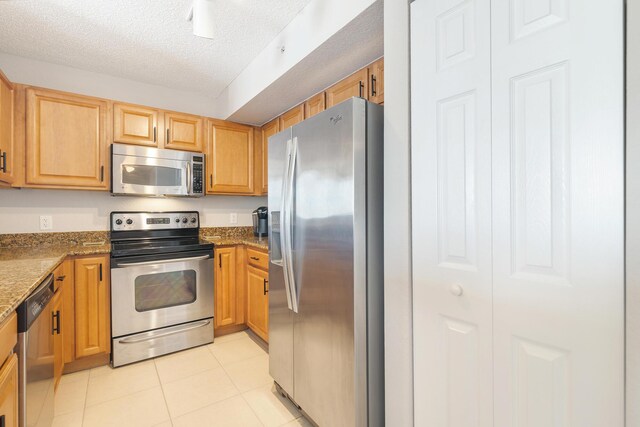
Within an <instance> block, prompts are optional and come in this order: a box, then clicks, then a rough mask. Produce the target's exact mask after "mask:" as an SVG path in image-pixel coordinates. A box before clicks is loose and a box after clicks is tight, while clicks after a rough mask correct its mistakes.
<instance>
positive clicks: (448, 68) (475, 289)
mask: <svg viewBox="0 0 640 427" xmlns="http://www.w3.org/2000/svg"><path fill="white" fill-rule="evenodd" d="M411 15H412V22H413V23H414V25H412V29H411V30H412V75H413V78H412V96H413V97H417V98H418V100H417V102H414V105H413V108H412V122H413V123H414V124H415V125H414V126H413V137H412V138H413V141H414V143H413V144H412V159H413V160H412V174H413V190H412V191H413V202H412V203H413V225H412V227H413V235H414V239H413V271H414V301H415V303H414V325H415V328H414V346H415V349H416V351H415V360H416V363H415V366H414V369H415V382H414V385H415V396H416V401H415V404H414V407H415V412H416V414H415V416H416V425H420V426H430V427H431V426H433V427H436V426H452V427H471V426H478V427H489V426H491V425H492V411H493V409H492V398H493V396H492V393H491V390H492V381H493V377H492V368H493V365H492V358H491V352H492V342H491V335H492V323H491V316H492V314H491V298H492V291H491V91H490V89H491V76H490V65H491V64H490V41H491V39H490V30H491V29H490V18H491V16H490V9H489V0H475V1H466V2H460V1H457V0H436V1H425V0H423V1H416V2H414V3H413V4H412V8H411ZM415 23H417V25H415ZM418 420H419V421H420V422H418Z"/></svg>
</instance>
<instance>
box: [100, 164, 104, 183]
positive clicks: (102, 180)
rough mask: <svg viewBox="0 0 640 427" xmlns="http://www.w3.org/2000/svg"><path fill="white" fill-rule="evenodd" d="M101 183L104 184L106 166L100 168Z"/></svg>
mask: <svg viewBox="0 0 640 427" xmlns="http://www.w3.org/2000/svg"><path fill="white" fill-rule="evenodd" d="M100 182H104V166H100Z"/></svg>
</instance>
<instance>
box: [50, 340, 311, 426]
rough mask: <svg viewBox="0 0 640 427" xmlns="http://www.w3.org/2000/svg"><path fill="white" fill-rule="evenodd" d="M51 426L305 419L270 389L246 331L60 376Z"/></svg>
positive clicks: (265, 364) (265, 360)
mask: <svg viewBox="0 0 640 427" xmlns="http://www.w3.org/2000/svg"><path fill="white" fill-rule="evenodd" d="M55 415H56V417H55V419H54V422H53V425H54V427H76V426H83V427H100V426H111V427H113V426H117V427H125V426H135V427H143V426H150V427H151V426H162V427H165V426H175V427H178V426H180V427H182V426H185V427H187V426H188V427H197V426H223V427H234V426H238V427H245V426H246V427H253V426H256V427H262V426H267V427H271V426H273V427H277V426H287V427H294V426H307V427H310V426H311V424H309V423H308V422H307V421H306V420H305V419H304V418H302V416H301V414H300V413H299V412H298V410H297V409H296V408H295V406H294V405H293V404H292V403H291V402H289V401H288V400H286V399H283V398H282V397H281V396H280V395H279V394H278V393H276V392H275V389H274V386H273V379H272V378H271V377H270V376H269V356H268V355H267V352H266V351H265V350H264V349H263V347H262V346H260V345H258V344H257V342H256V341H254V339H252V337H251V336H250V335H249V333H247V332H240V333H237V334H233V335H227V336H224V337H220V338H216V340H215V342H214V343H213V344H210V345H207V346H202V347H198V348H194V349H190V350H185V351H181V352H179V353H174V354H170V355H167V356H162V357H158V358H155V359H153V360H147V361H144V362H140V363H135V364H133V365H129V366H123V367H121V368H117V369H111V368H110V367H108V366H103V367H100V368H95V369H91V370H87V371H82V372H76V373H73V374H69V375H64V376H63V377H62V379H61V380H60V385H59V386H58V392H57V393H56V406H55Z"/></svg>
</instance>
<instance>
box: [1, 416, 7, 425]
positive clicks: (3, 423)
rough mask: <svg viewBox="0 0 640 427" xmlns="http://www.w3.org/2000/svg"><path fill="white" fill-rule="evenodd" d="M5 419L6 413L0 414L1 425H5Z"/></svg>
mask: <svg viewBox="0 0 640 427" xmlns="http://www.w3.org/2000/svg"><path fill="white" fill-rule="evenodd" d="M5 426H6V424H5V419H4V415H0V427H5Z"/></svg>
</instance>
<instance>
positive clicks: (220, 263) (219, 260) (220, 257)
mask: <svg viewBox="0 0 640 427" xmlns="http://www.w3.org/2000/svg"><path fill="white" fill-rule="evenodd" d="M218 266H219V267H220V268H222V254H219V255H218Z"/></svg>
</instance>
